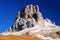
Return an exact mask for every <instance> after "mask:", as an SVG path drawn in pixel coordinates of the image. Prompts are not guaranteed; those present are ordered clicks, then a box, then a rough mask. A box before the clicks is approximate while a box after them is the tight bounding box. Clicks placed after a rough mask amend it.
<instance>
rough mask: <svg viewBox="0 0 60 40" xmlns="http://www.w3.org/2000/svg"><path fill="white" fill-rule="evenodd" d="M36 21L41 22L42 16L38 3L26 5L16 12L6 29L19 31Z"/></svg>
mask: <svg viewBox="0 0 60 40" xmlns="http://www.w3.org/2000/svg"><path fill="white" fill-rule="evenodd" d="M36 23H39V24H43V17H42V14H41V12H40V11H39V7H38V5H36V6H33V5H27V6H26V7H25V8H24V9H23V10H21V11H19V12H18V13H17V17H16V20H15V23H14V24H13V25H12V27H11V28H10V29H9V30H8V31H12V32H13V31H20V30H22V29H25V28H30V27H33V26H34V25H35V24H36Z"/></svg>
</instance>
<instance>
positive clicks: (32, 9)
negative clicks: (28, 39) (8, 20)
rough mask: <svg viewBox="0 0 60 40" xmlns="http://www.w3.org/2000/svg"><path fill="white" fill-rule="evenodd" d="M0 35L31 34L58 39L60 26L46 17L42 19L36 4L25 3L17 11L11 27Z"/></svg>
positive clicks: (59, 37)
mask: <svg viewBox="0 0 60 40" xmlns="http://www.w3.org/2000/svg"><path fill="white" fill-rule="evenodd" d="M1 35H15V36H22V35H31V36H35V37H37V38H40V39H42V40H58V39H59V40H60V26H57V25H56V24H55V23H53V22H51V20H49V19H48V18H46V19H44V18H43V16H42V14H41V12H40V11H39V6H38V5H36V6H33V5H27V6H26V7H25V8H24V9H23V10H22V11H19V12H18V14H17V16H16V21H15V22H14V24H13V25H12V27H10V29H8V30H6V31H5V32H3V33H1Z"/></svg>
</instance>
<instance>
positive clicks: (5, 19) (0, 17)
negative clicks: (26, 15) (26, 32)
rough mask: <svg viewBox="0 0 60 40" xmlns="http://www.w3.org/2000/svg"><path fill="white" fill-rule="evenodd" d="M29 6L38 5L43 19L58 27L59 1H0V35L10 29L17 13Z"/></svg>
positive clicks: (59, 15)
mask: <svg viewBox="0 0 60 40" xmlns="http://www.w3.org/2000/svg"><path fill="white" fill-rule="evenodd" d="M29 4H32V5H38V6H39V7H40V11H41V12H42V15H43V17H44V18H49V19H50V20H51V21H53V22H55V23H56V25H60V1H59V0H0V33H1V32H4V31H5V30H6V29H8V28H9V27H11V26H12V24H13V23H14V20H15V18H16V14H17V12H18V11H19V10H22V9H23V8H24V7H25V6H26V5H29Z"/></svg>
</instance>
